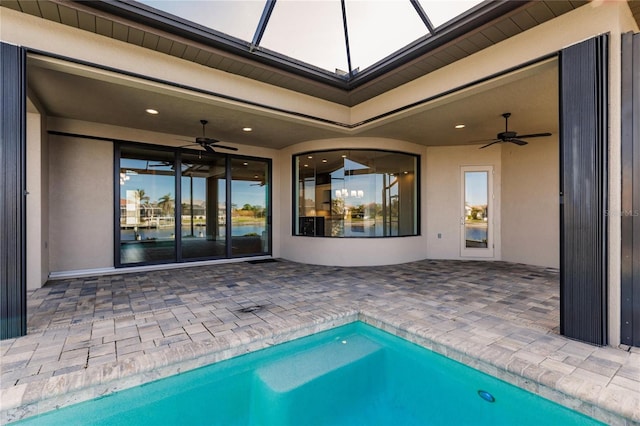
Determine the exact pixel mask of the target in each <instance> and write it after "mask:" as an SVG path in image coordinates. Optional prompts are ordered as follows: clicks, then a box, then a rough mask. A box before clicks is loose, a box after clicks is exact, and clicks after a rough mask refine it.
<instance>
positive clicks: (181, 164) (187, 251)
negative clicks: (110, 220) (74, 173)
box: [115, 143, 271, 266]
mask: <svg viewBox="0 0 640 426" xmlns="http://www.w3.org/2000/svg"><path fill="white" fill-rule="evenodd" d="M118 152H119V157H118V163H117V164H118V166H117V179H118V180H119V185H118V191H117V193H118V194H119V196H118V197H117V200H116V203H117V206H116V217H117V219H116V222H117V223H118V231H117V235H116V247H118V249H117V250H116V261H115V264H116V265H117V266H132V265H146V264H156V263H171V262H183V261H193V260H207V259H216V258H228V257H237V256H253V255H261V254H268V253H270V251H271V249H270V232H271V230H270V227H269V217H270V201H269V200H270V193H269V181H270V167H271V163H270V161H269V160H263V159H256V158H244V157H234V156H230V155H225V154H219V153H207V152H198V151H192V150H179V149H175V148H163V147H154V146H151V145H143V144H133V143H122V144H120V145H118ZM176 200H179V201H178V202H177V201H176Z"/></svg>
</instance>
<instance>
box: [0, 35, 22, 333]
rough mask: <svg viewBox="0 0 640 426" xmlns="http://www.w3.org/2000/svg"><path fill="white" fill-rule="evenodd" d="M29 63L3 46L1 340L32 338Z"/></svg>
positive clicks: (18, 52) (12, 48)
mask: <svg viewBox="0 0 640 426" xmlns="http://www.w3.org/2000/svg"><path fill="white" fill-rule="evenodd" d="M25 63H26V55H25V51H24V49H22V48H20V47H17V46H12V45H9V44H5V43H0V135H1V137H2V140H1V141H0V339H9V338H12V337H18V336H24V335H25V334H26V333H27V294H26V287H27V282H26V255H25V246H26V226H25V223H26V215H25V210H26V199H25V198H26V174H25V170H26V157H25V155H26V139H25V129H26V121H25V120H26V106H25V100H26V91H25V89H26V80H25Z"/></svg>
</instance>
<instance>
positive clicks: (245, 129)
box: [242, 127, 253, 132]
mask: <svg viewBox="0 0 640 426" xmlns="http://www.w3.org/2000/svg"><path fill="white" fill-rule="evenodd" d="M252 130H253V128H251V127H243V128H242V131H243V132H250V131H252Z"/></svg>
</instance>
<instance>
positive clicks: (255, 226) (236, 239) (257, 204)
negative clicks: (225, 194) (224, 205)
mask: <svg viewBox="0 0 640 426" xmlns="http://www.w3.org/2000/svg"><path fill="white" fill-rule="evenodd" d="M230 161H231V197H230V198H231V212H230V213H231V217H230V219H231V220H230V222H231V226H230V228H229V230H228V231H227V233H228V234H227V235H229V237H230V241H231V256H242V255H255V254H268V253H269V251H270V241H269V235H270V231H269V226H270V222H269V211H270V208H269V162H267V161H263V160H256V159H248V158H247V159H243V158H233V159H231V160H230Z"/></svg>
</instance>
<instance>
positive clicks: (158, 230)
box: [120, 146, 176, 265]
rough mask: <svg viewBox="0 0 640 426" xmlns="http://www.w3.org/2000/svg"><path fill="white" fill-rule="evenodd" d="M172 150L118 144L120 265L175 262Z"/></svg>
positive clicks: (173, 163)
mask: <svg viewBox="0 0 640 426" xmlns="http://www.w3.org/2000/svg"><path fill="white" fill-rule="evenodd" d="M175 237H176V222H175V159H174V154H173V152H166V151H151V150H147V149H144V148H140V147H124V146H123V147H122V149H121V156H120V264H123V265H124V264H134V263H156V262H166V261H175V258H176V251H175Z"/></svg>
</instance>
